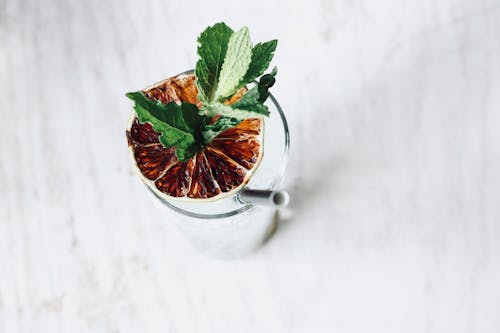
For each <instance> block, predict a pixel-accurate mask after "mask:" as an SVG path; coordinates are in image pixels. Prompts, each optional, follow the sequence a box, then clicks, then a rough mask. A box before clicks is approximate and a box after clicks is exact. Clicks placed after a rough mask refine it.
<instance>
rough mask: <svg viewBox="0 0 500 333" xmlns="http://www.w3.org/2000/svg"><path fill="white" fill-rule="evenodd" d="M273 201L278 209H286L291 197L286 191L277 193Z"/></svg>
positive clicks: (274, 193) (274, 194)
mask: <svg viewBox="0 0 500 333" xmlns="http://www.w3.org/2000/svg"><path fill="white" fill-rule="evenodd" d="M271 200H272V202H273V203H274V204H275V205H276V206H277V207H286V206H287V205H288V203H289V202H290V195H288V192H286V191H275V192H273V195H272V197H271Z"/></svg>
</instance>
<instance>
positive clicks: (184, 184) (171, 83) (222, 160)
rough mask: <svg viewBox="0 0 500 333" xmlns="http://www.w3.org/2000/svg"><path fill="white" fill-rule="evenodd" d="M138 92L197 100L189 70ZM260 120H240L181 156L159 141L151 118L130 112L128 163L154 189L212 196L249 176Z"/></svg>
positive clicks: (257, 152)
mask: <svg viewBox="0 0 500 333" xmlns="http://www.w3.org/2000/svg"><path fill="white" fill-rule="evenodd" d="M245 92H246V89H242V90H241V91H239V92H238V93H237V94H235V95H234V96H233V98H231V100H229V101H227V103H229V104H231V103H235V102H236V101H238V100H239V99H240V98H241V97H242V96H243V95H244V93H245ZM143 93H144V94H145V95H146V96H147V97H149V98H150V99H153V100H158V101H161V102H162V103H165V104H166V103H169V102H171V101H176V102H180V101H185V102H189V103H192V104H197V105H198V106H200V105H201V103H200V101H199V100H198V99H197V97H196V96H197V93H198V91H197V89H196V85H195V76H194V75H193V74H185V75H183V74H181V75H179V76H176V77H173V78H170V79H167V80H164V81H162V82H160V83H158V84H156V85H154V86H151V87H148V88H146V89H144V90H143ZM214 120H215V119H214ZM263 126H264V121H263V120H262V119H261V118H252V119H246V120H243V121H242V122H241V123H239V124H238V125H237V126H235V127H232V128H229V129H227V130H225V131H223V132H222V133H220V134H219V135H218V136H216V137H215V138H214V139H213V140H212V141H211V142H209V143H208V144H207V145H206V146H205V147H203V148H202V149H201V150H200V151H199V152H198V153H196V154H195V155H194V156H193V157H192V158H191V159H189V160H187V161H185V162H180V161H179V160H178V159H177V157H176V155H175V148H174V147H172V148H165V147H163V146H162V144H161V143H160V141H159V133H157V132H155V130H154V129H153V126H151V124H149V123H144V124H141V123H140V122H139V121H138V119H137V118H136V115H135V113H134V115H133V116H132V118H131V121H130V124H129V127H128V129H127V139H128V145H129V148H130V152H131V155H132V158H133V160H134V166H135V167H136V169H137V171H138V172H139V173H140V174H141V176H142V178H143V180H144V182H145V183H146V185H148V186H149V187H150V188H151V189H152V190H153V191H154V192H155V193H156V194H157V195H159V196H160V197H163V198H166V199H178V200H187V201H190V200H196V201H198V200H216V199H221V198H223V197H227V196H229V195H231V194H233V193H234V192H236V191H238V190H239V189H240V188H241V187H243V186H244V185H245V184H246V183H247V182H248V181H249V179H250V177H251V176H252V174H253V173H254V171H255V169H256V168H257V166H258V165H259V163H260V160H261V159H262V154H263V151H262V140H263Z"/></svg>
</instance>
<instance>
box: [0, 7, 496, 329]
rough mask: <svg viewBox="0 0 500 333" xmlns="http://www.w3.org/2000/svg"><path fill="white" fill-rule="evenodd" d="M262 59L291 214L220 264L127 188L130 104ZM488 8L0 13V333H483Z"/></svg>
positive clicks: (490, 283) (486, 305)
mask: <svg viewBox="0 0 500 333" xmlns="http://www.w3.org/2000/svg"><path fill="white" fill-rule="evenodd" d="M217 20H225V21H226V22H228V23H229V24H230V25H232V26H234V27H235V28H236V27H240V26H242V25H248V26H249V27H250V29H251V33H252V37H253V39H254V40H267V39H271V38H278V39H279V47H278V52H277V55H276V59H275V61H274V63H275V64H277V65H278V67H279V78H278V83H277V85H276V87H275V88H273V89H274V93H275V95H276V97H277V98H278V99H279V100H280V102H281V104H282V106H283V108H284V109H285V112H286V114H287V116H288V118H289V122H290V128H291V134H292V158H291V161H290V166H289V173H288V178H287V183H286V184H287V186H286V188H287V190H289V191H290V193H291V195H292V202H291V209H290V210H289V211H288V212H286V218H285V220H284V221H282V223H281V226H280V229H279V230H278V233H277V234H276V235H275V237H274V238H273V239H272V241H271V242H270V243H269V244H267V245H266V246H265V247H264V248H262V250H260V251H259V252H257V253H255V254H254V255H252V256H250V257H247V258H245V259H242V260H239V261H230V262H223V261H216V260H212V259H208V258H205V257H203V256H202V255H200V254H198V253H197V252H196V251H195V250H193V249H192V248H191V247H190V245H189V244H188V243H187V241H186V240H185V239H184V238H183V237H182V236H181V234H180V233H179V232H178V230H177V229H176V228H175V227H174V223H172V222H173V221H170V220H169V219H168V218H167V217H166V216H165V215H164V211H163V210H160V209H158V208H156V206H155V205H153V204H152V203H151V201H150V199H149V197H148V196H147V194H146V190H145V188H144V187H143V185H142V184H141V183H140V181H139V179H138V177H136V176H135V175H133V174H132V171H131V170H132V169H131V165H130V162H129V160H128V155H127V154H128V151H127V146H126V141H125V135H124V128H125V126H126V123H127V120H128V116H129V112H130V105H131V103H130V102H129V101H127V100H126V99H125V97H124V93H125V92H127V91H130V90H135V89H139V88H142V87H143V86H145V85H147V84H149V83H153V82H155V81H158V80H160V79H163V78H165V77H167V76H169V75H172V74H176V73H178V72H180V71H182V70H185V69H187V68H190V67H192V66H193V64H194V62H195V59H196V53H195V52H196V49H195V46H196V45H195V41H196V36H197V34H198V33H199V32H200V31H201V30H202V29H203V28H204V27H205V26H207V25H208V24H211V23H214V22H215V21H217ZM499 31H500V3H499V2H498V1H495V0H478V1H465V0H464V1H459V0H457V1H453V0H445V1H431V0H423V1H396V0H383V1H368V0H353V1H342V0H334V1H328V0H311V1H307V2H303V1H289V2H286V3H285V2H280V1H277V0H265V1H247V2H245V3H244V4H241V3H239V2H236V1H231V2H230V1H204V2H201V1H200V2H195V1H192V0H184V1H160V0H157V1H144V2H142V1H127V0H120V1H114V0H113V1H97V0H92V1H76V0H72V1H62V0H53V1H50V0H29V1H28V0H4V1H3V2H0V91H1V93H0V96H1V98H0V112H1V119H2V124H1V128H0V139H1V144H0V332H6V333H11V332H218V333H219V332H287V333H289V332H345V333H350V332H384V333H388V332H407V333H410V332H416V333H422V332H454V333H461V332H481V333H485V332H498V331H499V330H500V316H499V315H498V314H499V313H500V283H499V282H500V245H499V241H500V206H499V199H500V177H499V176H500V175H499V171H498V170H499V169H500V134H499V133H500V131H499V125H500V93H499V91H500V38H499Z"/></svg>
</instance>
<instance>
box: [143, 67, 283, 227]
mask: <svg viewBox="0 0 500 333" xmlns="http://www.w3.org/2000/svg"><path fill="white" fill-rule="evenodd" d="M192 73H194V69H190V70H187V71H185V72H182V73H180V74H177V75H176V76H178V75H183V74H192ZM253 83H258V82H257V81H255V80H254V81H253ZM269 98H270V99H271V101H272V103H273V104H274V106H275V107H276V109H277V110H278V114H279V116H280V119H281V122H282V124H283V130H284V134H285V147H284V151H283V155H284V157H283V162H282V163H281V166H280V170H279V173H278V176H277V177H276V178H275V179H274V180H273V181H272V182H271V185H270V189H275V188H276V187H277V186H278V185H280V184H281V182H282V180H283V177H284V174H285V168H286V165H287V163H288V155H289V151H290V133H289V131H288V123H287V121H286V117H285V114H284V113H283V109H282V108H281V106H280V104H279V103H278V101H277V100H276V98H275V97H274V96H273V94H271V93H269ZM264 144H265V143H264ZM144 185H146V184H144ZM146 188H147V189H148V190H149V191H150V192H151V193H153V194H154V195H155V197H156V198H158V199H159V200H160V202H161V203H163V204H164V205H165V206H167V207H168V208H170V209H172V210H173V211H175V212H177V213H179V214H182V215H186V216H189V217H194V218H198V219H221V218H226V217H231V216H235V215H238V214H241V213H243V212H246V211H248V210H249V209H252V208H253V207H254V206H255V205H253V204H251V203H244V206H242V207H240V208H238V209H234V210H231V211H229V212H225V213H218V214H200V213H194V212H190V211H188V210H185V209H182V208H179V207H177V206H175V205H174V204H172V203H170V202H169V201H168V200H166V199H164V198H161V197H160V196H158V194H156V193H155V192H154V191H153V190H152V189H150V188H149V186H147V185H146ZM244 188H245V186H244V187H243V188H242V189H244ZM242 189H240V190H239V191H238V192H237V193H236V194H235V196H234V200H237V201H238V202H240V203H243V202H242V201H240V200H239V193H240V192H241V190H242Z"/></svg>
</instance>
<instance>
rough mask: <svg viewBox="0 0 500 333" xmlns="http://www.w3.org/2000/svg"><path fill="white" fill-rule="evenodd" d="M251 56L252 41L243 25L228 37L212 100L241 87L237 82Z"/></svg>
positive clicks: (228, 94)
mask: <svg viewBox="0 0 500 333" xmlns="http://www.w3.org/2000/svg"><path fill="white" fill-rule="evenodd" d="M251 57H252V42H251V41H250V34H249V32H248V28H247V27H244V28H242V29H240V30H239V31H238V32H235V33H234V34H233V35H232V36H231V38H229V42H228V44H227V52H226V56H225V58H224V63H223V65H222V69H221V72H220V76H219V82H218V84H217V90H216V91H215V96H214V100H221V99H223V98H225V97H228V96H230V95H232V94H234V93H235V92H236V90H237V89H238V88H240V87H241V86H240V85H239V83H240V80H241V79H242V78H243V76H244V75H245V73H246V72H247V70H248V65H249V64H250V59H251Z"/></svg>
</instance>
